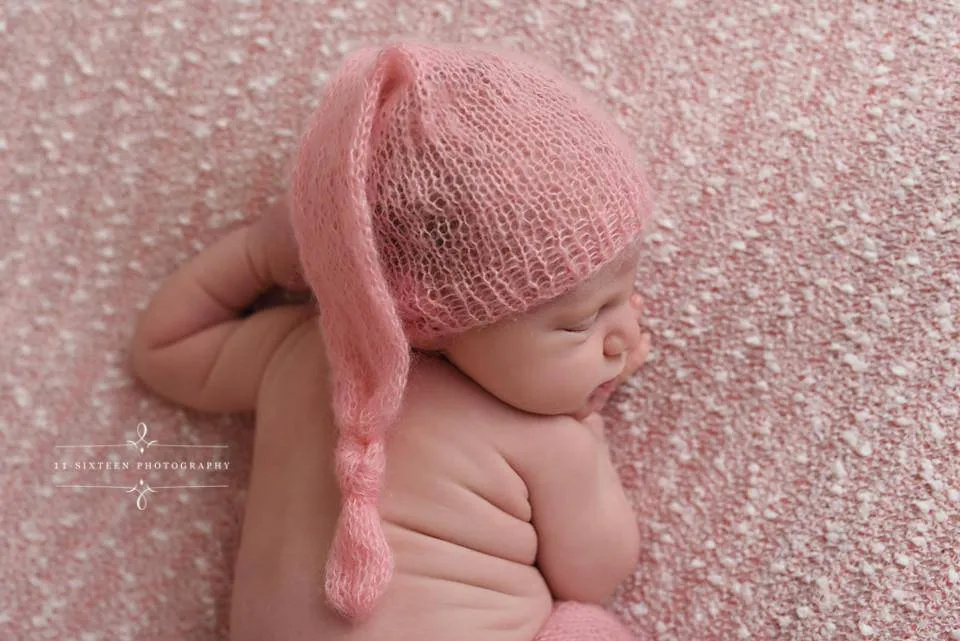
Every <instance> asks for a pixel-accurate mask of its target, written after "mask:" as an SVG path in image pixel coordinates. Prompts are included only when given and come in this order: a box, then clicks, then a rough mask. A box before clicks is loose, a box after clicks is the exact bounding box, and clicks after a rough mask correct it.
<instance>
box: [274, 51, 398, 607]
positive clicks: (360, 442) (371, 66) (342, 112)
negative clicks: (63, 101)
mask: <svg viewBox="0 0 960 641" xmlns="http://www.w3.org/2000/svg"><path fill="white" fill-rule="evenodd" d="M402 59H403V53H402V51H401V50H400V49H399V48H397V47H391V48H387V49H384V50H381V51H374V50H369V49H367V50H363V51H360V52H357V53H355V54H353V55H351V56H350V57H349V58H348V59H347V60H346V61H345V62H344V63H343V65H342V66H341V68H340V70H339V71H338V72H337V74H336V76H335V77H334V78H333V79H332V80H331V82H330V83H329V84H328V87H327V91H326V93H325V96H324V99H323V101H322V104H321V105H320V107H319V108H318V110H317V112H316V113H315V115H314V119H313V121H312V123H311V125H310V127H309V130H308V131H307V133H306V135H305V136H304V139H303V142H302V144H301V147H300V150H299V154H298V157H297V161H296V166H295V168H294V171H293V177H292V183H291V198H290V200H291V223H292V225H293V228H294V232H295V235H296V238H297V243H298V246H299V248H300V259H301V263H302V266H303V269H304V275H305V277H306V280H307V282H308V284H309V285H310V286H311V288H312V289H313V291H314V294H315V295H316V296H317V300H318V302H319V305H320V310H321V311H320V323H321V328H322V332H323V339H324V343H325V347H326V350H327V359H328V362H329V366H330V373H331V377H332V381H333V410H334V416H335V418H336V420H337V424H338V427H339V432H340V433H339V439H338V443H337V448H336V454H335V456H336V469H337V476H338V478H339V479H340V490H341V497H342V505H341V512H340V517H339V520H338V522H337V526H336V532H335V535H334V540H333V544H332V547H331V549H330V553H329V557H328V561H327V567H326V577H325V586H324V587H325V591H326V595H327V599H328V601H329V602H330V604H331V605H332V606H333V607H334V608H335V609H336V610H337V611H338V612H340V613H341V615H343V616H345V617H346V618H348V619H351V620H359V619H363V618H365V617H367V616H369V614H370V613H371V612H372V611H373V609H374V606H375V604H376V602H377V600H378V599H379V597H380V596H381V595H382V593H383V592H384V590H385V589H386V586H387V584H388V583H389V581H390V579H391V577H392V574H393V565H394V563H393V555H392V553H391V551H390V548H389V547H388V545H387V541H386V538H385V536H384V532H383V527H382V524H381V521H380V517H379V513H378V510H377V503H378V499H379V496H380V490H381V486H382V481H383V477H384V469H385V464H386V459H385V456H384V441H385V429H387V427H388V426H390V424H392V423H393V421H394V420H395V418H396V416H397V413H398V412H399V409H400V405H401V402H402V399H403V391H404V388H405V386H406V381H407V374H408V371H409V365H410V346H409V344H408V342H407V339H406V337H405V335H404V331H403V326H402V323H401V321H400V319H399V316H398V314H397V311H396V306H395V304H394V302H393V299H392V296H391V294H390V291H389V288H388V286H387V282H386V280H385V278H384V274H383V270H382V269H381V266H380V262H379V260H378V256H377V250H376V245H375V239H374V230H373V226H372V217H371V206H370V203H369V201H368V192H367V189H368V177H369V174H370V148H371V131H372V129H373V124H374V121H375V118H376V112H377V109H378V106H379V105H380V104H381V100H382V98H383V97H384V94H385V93H387V92H388V91H389V88H390V87H391V86H395V85H396V84H397V83H398V82H399V81H401V80H402V78H403V75H404V73H403V68H404V65H403V62H402Z"/></svg>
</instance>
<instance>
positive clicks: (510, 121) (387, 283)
mask: <svg viewBox="0 0 960 641" xmlns="http://www.w3.org/2000/svg"><path fill="white" fill-rule="evenodd" d="M650 211H651V199H650V195H649V188H648V186H647V183H646V180H645V179H644V176H643V174H642V172H641V170H640V169H639V168H638V166H637V165H636V164H635V161H634V159H633V154H632V152H631V150H630V148H629V145H628V144H627V143H626V141H625V140H624V138H623V136H622V134H621V132H620V131H619V130H618V129H617V128H616V127H615V126H614V125H613V124H612V122H611V121H610V120H609V118H608V117H606V116H605V115H604V114H603V113H602V112H601V111H599V110H598V109H597V107H596V106H595V105H593V104H592V103H591V102H590V101H589V100H587V99H586V98H585V97H584V95H583V94H582V93H581V92H580V91H578V90H577V89H576V88H575V86H574V85H572V84H570V83H568V82H567V81H565V80H563V79H562V78H561V77H559V76H558V75H557V74H556V72H554V71H553V70H551V69H549V68H546V67H543V66H540V65H539V64H537V63H535V62H533V61H532V60H530V59H529V58H526V57H524V56H521V55H519V54H516V53H509V52H504V51H495V50H491V49H487V48H480V47H465V46H437V45H423V44H411V43H405V44H394V45H391V46H387V47H384V48H380V49H364V50H361V51H358V52H355V53H353V54H351V55H350V56H349V57H348V58H347V60H346V61H345V62H343V64H342V66H341V67H340V69H339V70H338V71H337V73H336V74H335V75H334V77H333V78H332V79H331V80H330V82H329V84H328V87H327V90H326V93H325V95H324V97H323V100H322V103H321V105H320V107H319V108H318V109H317V111H316V113H315V114H314V116H313V120H312V122H311V123H310V126H309V129H308V131H307V132H306V134H305V136H304V138H303V141H302V144H301V147H300V149H299V154H298V156H297V159H296V166H295V169H294V172H293V178H292V188H291V222H292V226H293V229H294V233H295V236H296V239H297V244H298V246H299V251H300V260H301V263H302V267H303V272H304V276H305V278H306V281H307V283H308V284H309V285H310V287H311V289H312V290H313V292H314V294H315V295H316V297H317V300H318V301H319V305H320V308H321V312H320V324H321V328H322V334H323V338H324V341H325V346H326V350H327V357H328V360H329V365H330V372H331V376H332V380H333V410H334V415H335V417H336V421H337V425H338V428H339V432H340V433H339V440H338V445H337V449H336V472H337V476H338V479H339V482H340V489H341V494H342V507H341V513H340V518H339V520H338V522H337V527H336V534H335V536H334V541H333V545H332V548H331V550H330V555H329V560H328V564H327V568H326V582H325V590H326V594H327V598H328V600H329V601H330V603H331V604H332V605H333V606H334V607H335V608H336V609H337V610H338V611H339V612H340V613H341V614H342V615H344V616H346V617H347V618H350V619H362V618H364V617H366V616H368V615H369V614H370V613H371V612H372V611H373V608H374V606H375V604H376V602H377V599H378V598H379V597H380V595H381V594H382V593H383V591H384V590H385V588H386V586H387V584H388V582H389V581H390V577H391V574H392V571H393V556H392V554H391V552H390V548H389V547H388V546H387V543H386V540H385V537H384V533H383V529H382V526H381V522H380V518H379V514H378V511H377V503H378V499H379V495H380V490H381V485H382V481H383V475H384V469H385V464H386V459H385V456H384V443H385V435H386V430H387V429H389V427H390V426H391V424H392V423H393V422H394V420H395V419H396V417H397V414H398V412H399V409H400V406H401V402H402V399H403V394H404V390H405V387H406V382H407V374H408V370H409V367H410V359H411V344H417V345H425V344H430V343H433V342H434V341H436V340H437V339H441V338H445V337H449V336H451V335H454V334H456V333H459V332H463V331H465V330H468V329H471V328H476V327H480V326H483V325H487V324H490V323H494V322H496V321H498V320H501V319H503V318H506V317H509V316H512V315H516V314H520V313H523V312H525V311H528V310H530V309H532V308H534V307H536V306H537V305H539V304H541V303H544V302H546V301H548V300H550V299H552V298H555V297H557V296H559V295H561V294H563V293H565V292H567V291H568V290H570V289H571V288H573V287H574V286H576V285H577V284H578V283H580V282H582V281H583V280H584V279H586V278H587V277H589V276H590V275H591V274H592V273H593V272H595V271H596V270H598V269H599V268H601V267H602V266H604V265H605V264H606V263H608V262H609V261H611V260H612V259H613V258H614V257H616V256H617V255H618V254H619V253H620V252H622V251H623V250H624V249H626V248H627V247H628V246H630V245H632V244H633V243H634V242H636V241H637V239H638V238H639V235H640V232H641V229H642V227H643V225H644V223H645V221H646V220H647V218H648V217H649V215H650Z"/></svg>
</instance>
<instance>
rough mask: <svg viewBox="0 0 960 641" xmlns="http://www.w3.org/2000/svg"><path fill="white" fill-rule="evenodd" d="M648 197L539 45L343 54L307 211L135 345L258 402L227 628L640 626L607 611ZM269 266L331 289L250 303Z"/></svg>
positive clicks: (276, 226) (206, 394) (399, 637)
mask: <svg viewBox="0 0 960 641" xmlns="http://www.w3.org/2000/svg"><path fill="white" fill-rule="evenodd" d="M648 193H649V190H648V187H647V185H646V182H645V180H644V177H643V175H642V172H641V171H640V170H639V169H638V168H637V167H636V166H635V164H634V161H633V160H632V154H631V152H630V149H629V146H628V145H627V144H626V143H625V142H624V141H623V139H622V137H621V134H620V133H619V132H618V130H617V129H616V128H615V127H614V126H613V125H612V124H611V123H610V122H609V120H608V119H607V118H605V117H604V115H603V114H602V113H601V112H600V111H599V110H597V109H596V107H594V106H593V105H592V104H591V103H590V102H589V101H587V100H586V99H585V98H584V97H583V96H582V95H581V94H580V93H579V92H578V91H577V90H575V89H574V88H573V87H572V86H571V85H569V84H567V83H566V82H565V81H563V79H562V78H560V77H559V76H557V75H556V74H555V73H554V72H552V71H551V70H549V69H548V68H545V67H542V66H540V65H538V64H536V63H534V62H532V61H530V60H529V59H526V58H524V57H520V56H518V55H517V54H510V53H506V52H497V51H493V50H489V49H480V48H466V47H441V46H427V45H414V44H400V45H393V46H389V47H385V48H383V49H380V50H362V51H359V52H357V53H355V54H353V55H352V56H350V57H349V58H348V59H347V60H346V61H345V62H344V63H343V65H342V66H341V68H340V70H339V71H338V72H337V74H336V75H335V76H334V78H333V79H332V80H331V82H330V85H329V86H328V88H327V90H326V93H325V96H324V99H323V101H322V102H321V104H320V106H319V108H318V110H317V112H316V114H315V115H314V118H313V120H312V122H311V123H310V126H309V127H308V130H307V132H306V134H305V136H304V139H303V142H302V144H301V147H300V150H299V153H298V155H297V158H296V163H295V166H294V172H293V178H292V184H291V190H290V198H289V200H290V202H289V220H287V219H286V218H284V217H280V216H267V217H264V218H263V219H262V220H260V221H259V222H257V223H255V224H253V225H250V226H246V227H243V228H240V229H237V230H235V231H234V232H232V233H231V234H230V235H228V236H227V237H225V238H224V239H222V240H220V241H219V242H218V243H216V244H214V245H213V246H211V247H210V248H208V249H206V250H205V251H204V252H202V253H200V254H199V255H198V256H197V257H195V258H194V259H193V260H192V261H191V262H189V263H188V264H186V265H185V266H183V267H182V268H181V269H180V270H179V271H178V272H177V273H176V274H174V276H172V277H171V278H170V279H169V280H168V281H167V283H165V284H164V286H163V287H162V288H161V290H160V291H159V292H158V293H157V294H156V296H155V297H154V298H153V300H152V301H151V303H150V305H149V307H148V308H147V310H146V311H145V312H144V313H143V315H142V316H141V318H140V319H139V322H138V326H137V331H136V335H135V338H134V345H133V349H132V353H133V364H134V368H135V370H136V372H137V374H138V376H139V377H140V378H141V379H142V380H143V381H144V382H145V383H146V384H147V385H149V386H150V387H151V388H153V389H154V390H156V391H157V392H158V393H160V394H162V395H164V396H167V397H168V398H171V399H173V400H175V401H177V402H180V403H183V404H185V405H188V406H190V407H194V408H197V409H202V410H210V411H246V410H254V411H255V412H256V437H255V438H256V440H255V447H254V461H253V470H252V475H251V481H250V493H249V496H248V499H247V507H246V514H245V517H244V525H243V532H242V538H241V545H240V550H239V553H238V558H237V563H236V567H235V573H234V577H233V578H234V585H233V597H232V603H231V614H230V626H231V638H232V639H234V641H243V640H245V639H251V640H253V639H256V640H267V639H278V640H279V639H283V640H288V639H304V640H306V639H311V640H315V639H324V640H331V641H335V640H341V639H343V640H347V639H350V640H357V641H405V640H411V641H414V640H416V641H424V640H431V641H433V640H436V641H442V640H450V641H457V640H463V641H468V640H472V639H477V640H481V639H482V640H485V641H487V640H491V639H497V640H502V641H531V640H533V639H540V640H542V641H560V640H564V641H566V640H569V641H575V640H577V639H581V640H584V641H594V640H599V639H611V640H613V639H615V640H618V641H620V640H626V639H630V638H631V636H630V634H629V633H628V631H627V630H626V629H625V628H624V627H623V626H622V625H621V624H620V623H619V622H618V621H617V620H616V619H615V618H614V617H613V616H612V615H611V614H609V613H607V612H606V611H605V610H603V608H602V607H601V606H602V604H604V603H606V602H607V601H608V599H609V598H610V596H611V595H612V594H613V592H614V590H615V589H616V587H617V586H618V584H620V583H621V582H622V581H623V580H624V579H625V578H626V577H627V576H629V575H630V574H631V573H632V571H633V569H634V566H635V564H636V562H637V555H638V546H639V541H638V532H637V524H636V518H635V516H634V514H633V511H632V509H631V507H630V504H629V502H628V501H627V498H626V496H625V494H624V491H623V489H622V487H621V485H620V482H619V478H618V477H617V474H616V471H615V469H614V468H613V466H612V463H611V461H610V456H609V452H608V450H607V446H606V443H605V441H604V438H603V424H602V421H601V419H600V417H599V415H598V414H597V411H598V410H599V409H600V408H601V407H602V406H603V405H604V403H605V402H606V400H607V398H608V397H609V395H610V394H611V393H612V391H613V390H614V388H615V387H616V386H617V385H618V384H619V383H620V382H622V381H623V380H625V379H626V378H628V377H629V376H631V375H632V374H633V373H634V372H635V371H636V369H637V368H638V367H639V366H640V365H641V364H642V362H643V360H644V359H645V357H646V352H647V349H648V348H649V339H648V337H645V336H644V335H643V334H642V332H641V328H640V324H639V323H640V304H639V298H638V296H637V295H636V293H635V292H634V279H635V276H636V269H637V264H638V261H639V259H640V252H639V239H640V234H641V231H642V228H643V226H644V224H645V222H646V221H647V220H648V218H649V216H650V210H651V203H650V199H649V195H648ZM275 286H280V287H284V288H287V289H290V290H299V291H308V292H309V294H311V295H312V297H313V298H312V300H311V301H308V302H305V303H299V304H286V305H276V306H269V307H267V308H265V309H259V310H258V311H256V312H255V313H252V314H245V313H243V310H246V309H248V308H249V306H250V305H251V304H252V303H253V302H254V301H255V300H257V298H258V297H260V296H261V295H262V294H264V292H266V291H268V290H270V289H271V288H272V287H275ZM314 301H315V302H314Z"/></svg>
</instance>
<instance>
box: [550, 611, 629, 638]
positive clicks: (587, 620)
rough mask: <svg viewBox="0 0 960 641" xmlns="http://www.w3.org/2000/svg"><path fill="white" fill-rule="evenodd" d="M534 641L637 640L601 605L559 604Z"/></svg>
mask: <svg viewBox="0 0 960 641" xmlns="http://www.w3.org/2000/svg"><path fill="white" fill-rule="evenodd" d="M534 641H636V639H635V637H634V636H633V635H632V634H631V633H630V631H629V630H627V628H626V627H625V626H624V625H623V624H622V623H621V622H620V620H619V619H617V617H615V616H614V615H613V614H611V613H610V612H608V611H606V610H604V609H603V608H601V607H600V606H598V605H590V604H586V603H576V602H574V601H558V602H556V603H554V604H553V612H551V613H550V617H549V618H548V619H547V622H546V623H544V624H543V627H542V628H540V632H538V633H537V637H536V638H535V639H534Z"/></svg>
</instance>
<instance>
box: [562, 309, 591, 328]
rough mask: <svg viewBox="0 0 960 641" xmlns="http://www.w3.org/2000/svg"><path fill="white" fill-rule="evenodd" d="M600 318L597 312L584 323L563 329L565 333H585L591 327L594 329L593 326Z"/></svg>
mask: <svg viewBox="0 0 960 641" xmlns="http://www.w3.org/2000/svg"><path fill="white" fill-rule="evenodd" d="M598 316H599V312H595V313H594V314H593V315H592V316H590V317H589V318H586V319H584V320H583V321H581V322H580V323H578V324H576V325H574V326H573V327H563V328H562V329H563V331H565V332H585V331H587V330H588V329H590V328H591V327H593V324H594V323H595V322H597V317H598Z"/></svg>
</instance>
